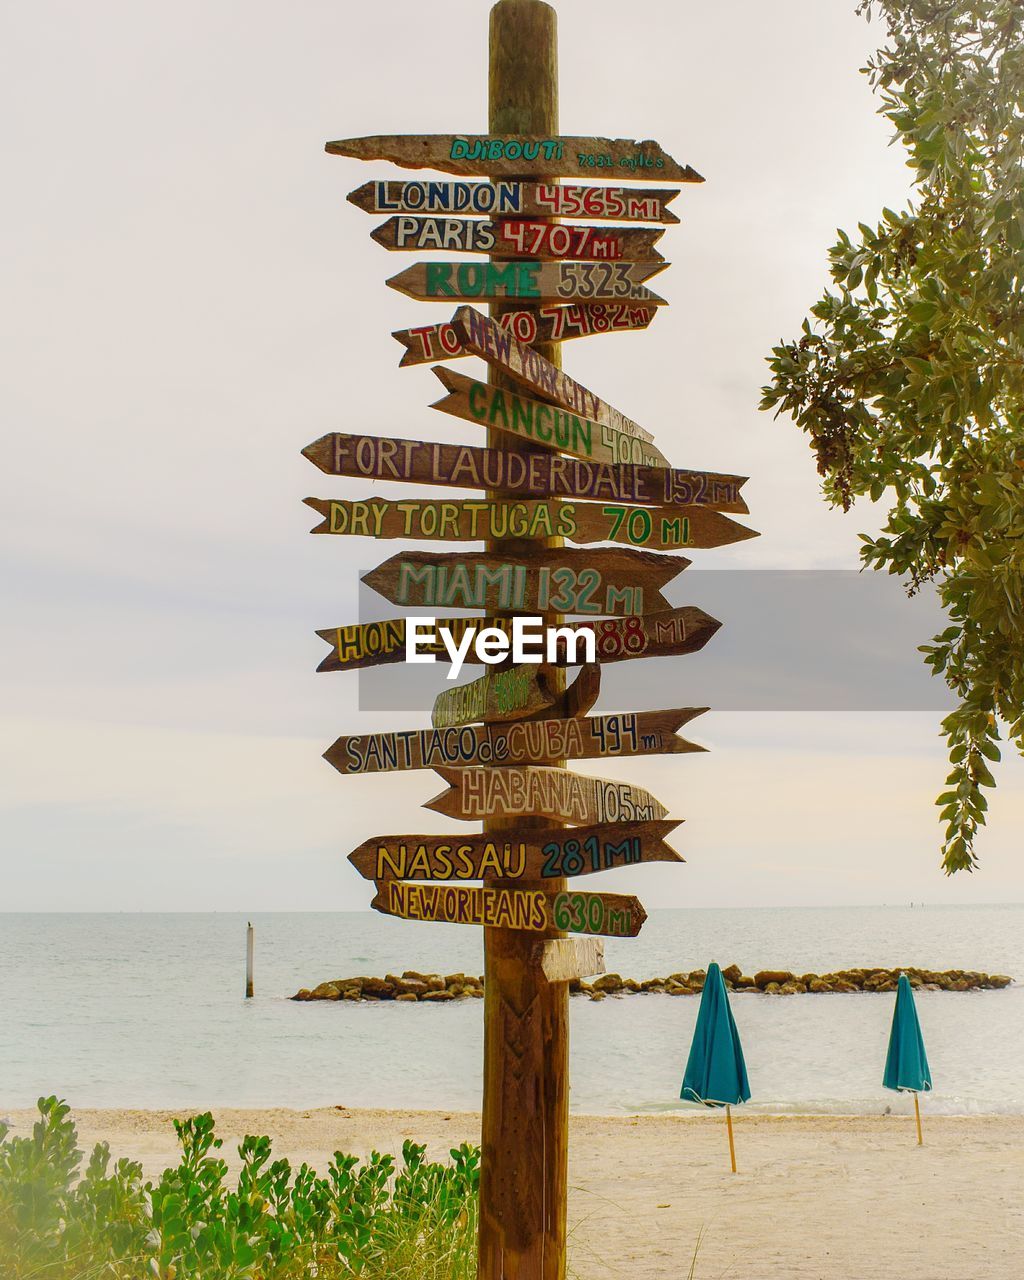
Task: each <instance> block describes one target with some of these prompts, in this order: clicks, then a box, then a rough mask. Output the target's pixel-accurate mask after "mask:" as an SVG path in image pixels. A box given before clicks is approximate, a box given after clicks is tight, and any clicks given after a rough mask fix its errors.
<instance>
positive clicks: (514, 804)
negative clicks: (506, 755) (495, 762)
mask: <svg viewBox="0 0 1024 1280" xmlns="http://www.w3.org/2000/svg"><path fill="white" fill-rule="evenodd" d="M437 772H438V773H439V774H440V775H441V777H442V778H443V779H444V780H445V782H447V783H448V786H447V787H446V788H445V790H444V791H442V792H441V793H440V794H439V795H436V796H434V798H433V799H432V800H428V801H426V803H425V804H424V806H423V807H424V809H433V810H434V812H435V813H443V814H445V816H446V817H449V818H460V819H463V820H464V821H467V822H476V821H479V820H481V819H483V818H512V817H523V816H526V817H532V818H547V819H548V820H549V821H551V822H574V823H582V824H584V825H592V824H594V823H598V822H631V823H649V822H653V821H656V820H657V819H659V818H664V816H665V814H666V813H667V812H668V810H667V809H666V808H665V806H664V805H663V804H662V803H661V802H660V801H659V800H655V798H654V796H652V795H651V793H650V792H649V791H645V790H644V789H643V787H638V786H635V785H634V784H633V783H631V782H613V781H611V780H610V779H608V778H593V777H591V776H590V775H589V774H582V773H572V772H570V770H568V769H549V768H545V767H543V766H542V765H523V766H521V767H516V766H515V765H507V766H505V767H504V768H502V769H438V770H437ZM662 834H664V833H662Z"/></svg>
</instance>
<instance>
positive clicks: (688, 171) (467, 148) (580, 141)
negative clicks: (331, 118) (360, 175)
mask: <svg viewBox="0 0 1024 1280" xmlns="http://www.w3.org/2000/svg"><path fill="white" fill-rule="evenodd" d="M324 149H325V150H326V151H328V152H329V153H330V154H331V155H335V156H349V157H350V158H351V159H353V160H386V161H387V162H388V163H389V164H397V165H400V166H401V167H402V168H403V169H434V170H435V171H436V172H438V173H454V174H457V175H459V176H464V177H483V178H520V179H522V178H597V177H600V176H609V177H610V176H611V175H612V174H614V175H615V177H616V178H618V179H620V180H621V179H626V180H629V181H635V180H636V179H638V178H647V179H651V180H657V181H658V182H703V181H704V179H703V178H702V177H701V176H700V174H699V173H698V172H697V171H696V169H692V168H691V167H690V166H689V165H688V164H686V165H681V164H679V163H678V161H676V160H673V159H672V157H671V156H670V155H669V154H668V153H667V152H666V151H664V150H663V149H662V148H661V147H660V146H659V145H658V143H657V142H652V141H644V142H638V141H636V140H635V139H633V138H581V137H558V138H551V137H535V136H532V135H526V134H515V135H502V136H498V135H495V134H483V135H481V134H450V133H435V134H419V135H415V134H398V135H394V134H392V135H383V134H378V135H377V136H375V137H368V138H344V139H341V140H339V141H337V142H328V143H327V144H326V147H325V148H324Z"/></svg>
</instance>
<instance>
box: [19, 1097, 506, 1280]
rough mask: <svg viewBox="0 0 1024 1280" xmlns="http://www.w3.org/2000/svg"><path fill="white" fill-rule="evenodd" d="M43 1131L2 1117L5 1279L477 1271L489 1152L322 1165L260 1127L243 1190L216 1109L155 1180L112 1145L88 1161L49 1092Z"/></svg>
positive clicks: (387, 1279)
mask: <svg viewBox="0 0 1024 1280" xmlns="http://www.w3.org/2000/svg"><path fill="white" fill-rule="evenodd" d="M39 1115H40V1118H39V1120H38V1121H37V1122H36V1123H35V1125H34V1126H33V1130H32V1136H31V1137H30V1138H13V1139H10V1140H8V1138H7V1131H6V1129H5V1128H4V1127H3V1126H0V1276H2V1277H3V1280H144V1278H148V1280H271V1278H273V1280H292V1278H293V1277H294V1278H295V1280H298V1277H318V1278H319V1280H336V1278H341V1277H348V1276H359V1277H361V1278H362V1280H472V1277H474V1276H475V1274H476V1262H475V1245H476V1207H477V1201H476V1195H477V1187H478V1184H479V1163H480V1153H479V1150H478V1149H477V1148H475V1147H470V1146H468V1145H465V1144H464V1145H463V1146H461V1147H459V1148H458V1149H457V1150H453V1151H452V1152H451V1162H450V1163H449V1164H436V1163H427V1162H426V1161H425V1159H424V1156H425V1152H426V1148H425V1147H421V1146H417V1145H416V1144H415V1143H413V1142H406V1143H405V1144H404V1146H403V1148H402V1162H401V1165H400V1166H399V1167H397V1168H396V1164H395V1160H394V1157H393V1156H390V1155H381V1154H380V1153H379V1152H376V1151H375V1152H373V1153H372V1155H371V1156H370V1157H369V1159H368V1160H366V1161H360V1160H359V1159H358V1158H357V1157H356V1156H349V1155H344V1154H342V1153H341V1152H340V1151H339V1152H336V1153H335V1155H334V1159H333V1160H332V1161H331V1163H330V1165H329V1166H328V1169H327V1173H326V1175H325V1176H323V1177H321V1176H320V1175H319V1174H317V1173H316V1172H315V1171H314V1170H313V1169H311V1168H310V1167H309V1166H308V1165H306V1164H303V1165H302V1166H301V1167H300V1168H299V1169H298V1170H297V1171H294V1170H293V1169H292V1166H291V1165H290V1163H289V1162H288V1161H287V1160H272V1158H271V1147H270V1139H269V1138H266V1137H247V1138H245V1140H244V1141H243V1142H242V1144H241V1145H240V1146H239V1148H238V1153H239V1155H240V1157H241V1160H242V1168H241V1171H240V1173H239V1175H238V1179H237V1182H236V1183H235V1185H234V1187H233V1188H232V1187H231V1186H230V1184H229V1183H228V1182H227V1165H226V1164H225V1162H224V1161H223V1160H222V1159H221V1158H220V1157H219V1155H217V1154H216V1153H217V1152H218V1151H219V1149H220V1146H221V1140H220V1139H219V1138H217V1137H216V1135H215V1134H214V1125H213V1117H212V1116H211V1115H210V1114H209V1113H206V1114H204V1115H199V1116H193V1117H192V1118H191V1119H190V1120H176V1121H175V1122H174V1123H175V1129H176V1131H177V1134H178V1141H179V1142H180V1144H181V1149H182V1158H181V1161H180V1163H179V1164H178V1165H177V1166H176V1167H174V1168H171V1169H166V1170H164V1172H163V1174H162V1175H161V1176H160V1178H159V1179H158V1180H157V1181H156V1182H155V1183H154V1182H143V1178H142V1168H141V1166H140V1165H138V1164H136V1163H135V1162H134V1161H131V1160H118V1161H117V1162H116V1163H115V1164H114V1165H113V1167H112V1168H111V1163H110V1151H109V1149H108V1147H107V1144H106V1143H100V1144H99V1145H98V1146H97V1147H96V1149H95V1150H94V1151H93V1153H92V1156H91V1158H90V1160H89V1163H88V1165H87V1166H86V1168H85V1170H84V1172H81V1163H82V1152H81V1151H80V1150H79V1149H78V1146H77V1140H78V1134H77V1131H76V1129H75V1126H74V1123H73V1122H72V1121H71V1119H70V1118H69V1108H68V1106H67V1104H66V1103H64V1102H58V1101H57V1099H56V1098H52V1097H51V1098H40V1100H39Z"/></svg>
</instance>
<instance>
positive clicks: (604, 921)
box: [370, 880, 647, 938]
mask: <svg viewBox="0 0 1024 1280" xmlns="http://www.w3.org/2000/svg"><path fill="white" fill-rule="evenodd" d="M370 906H371V907H373V909H374V911H381V912H383V913H384V914H385V915H389V916H399V917H400V918H401V919H403V920H437V921H443V922H444V923H447V924H479V925H488V926H490V927H492V928H506V929H528V930H532V931H535V932H539V933H547V932H548V931H549V930H554V929H559V930H566V929H569V930H572V932H573V933H594V934H599V935H602V936H604V937H623V938H635V937H636V935H637V934H638V933H639V932H640V930H641V929H642V928H643V923H644V921H645V920H646V919H647V913H646V911H644V909H643V907H642V906H641V905H640V902H639V900H638V899H637V898H634V897H624V896H623V895H622V894H618V893H575V892H574V893H559V894H556V895H555V896H554V897H551V896H549V895H548V894H546V893H545V892H544V890H543V889H499V888H497V887H495V886H493V885H484V886H483V887H482V888H481V887H479V886H476V885H465V884H460V885H440V884H415V883H413V884H409V883H407V882H406V881H404V880H383V881H381V883H380V884H379V885H378V886H377V896H376V897H375V898H374V900H373V901H372V902H371V903H370Z"/></svg>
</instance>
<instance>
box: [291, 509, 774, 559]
mask: <svg viewBox="0 0 1024 1280" xmlns="http://www.w3.org/2000/svg"><path fill="white" fill-rule="evenodd" d="M303 501H304V502H305V503H306V505H307V506H309V507H312V508H313V510H314V511H316V512H318V513H319V514H320V515H321V516H322V517H323V519H322V520H321V522H320V523H319V524H318V525H316V526H315V528H313V529H311V530H310V532H311V533H328V534H337V535H339V536H346V535H347V536H349V537H368V538H411V539H418V540H420V541H423V542H477V541H479V540H480V539H481V538H487V539H492V540H493V539H495V538H569V539H570V540H571V541H572V542H578V543H588V542H618V543H621V544H623V545H626V546H631V547H641V548H643V549H645V550H649V551H676V550H679V549H680V548H683V547H720V546H724V545H726V544H727V543H730V542H741V541H743V539H744V538H756V537H757V536H758V535H757V532H756V531H755V530H754V529H748V528H747V527H746V526H745V525H742V524H737V522H736V521H735V520H730V519H729V517H728V516H723V515H719V513H718V512H717V511H711V510H710V509H709V508H707V507H628V506H622V505H614V504H598V503H592V502H557V501H555V500H554V499H551V500H548V501H543V500H540V501H535V502H523V501H521V500H514V499H508V498H482V499H478V500H476V501H474V500H472V499H466V498H459V499H448V500H445V499H440V498H437V499H433V498H419V499H414V500H411V501H407V502H391V501H389V500H388V499H386V498H363V499H359V500H350V499H341V498H304V499H303Z"/></svg>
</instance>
